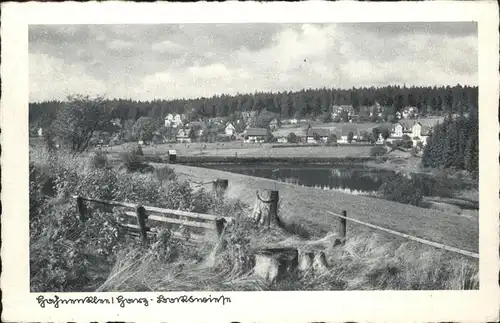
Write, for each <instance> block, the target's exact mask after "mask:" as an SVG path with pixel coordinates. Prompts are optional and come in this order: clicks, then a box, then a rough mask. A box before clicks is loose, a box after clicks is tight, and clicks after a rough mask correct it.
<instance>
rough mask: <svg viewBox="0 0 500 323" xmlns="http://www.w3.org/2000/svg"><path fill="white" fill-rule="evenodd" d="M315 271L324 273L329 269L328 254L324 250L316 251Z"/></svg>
mask: <svg viewBox="0 0 500 323" xmlns="http://www.w3.org/2000/svg"><path fill="white" fill-rule="evenodd" d="M312 268H313V271H314V273H315V274H319V275H321V274H324V273H326V272H327V271H328V264H327V262H326V256H325V253H324V252H323V251H320V252H318V253H316V255H315V257H314V261H313V266H312Z"/></svg>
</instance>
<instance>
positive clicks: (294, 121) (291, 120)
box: [290, 119, 299, 124]
mask: <svg viewBox="0 0 500 323" xmlns="http://www.w3.org/2000/svg"><path fill="white" fill-rule="evenodd" d="M298 122H299V121H298V120H297V119H290V124H297V123H298Z"/></svg>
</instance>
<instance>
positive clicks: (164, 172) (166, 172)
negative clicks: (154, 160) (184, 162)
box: [155, 166, 177, 183]
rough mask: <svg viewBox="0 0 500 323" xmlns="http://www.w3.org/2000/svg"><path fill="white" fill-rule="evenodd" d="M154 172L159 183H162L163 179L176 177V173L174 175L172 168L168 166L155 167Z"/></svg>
mask: <svg viewBox="0 0 500 323" xmlns="http://www.w3.org/2000/svg"><path fill="white" fill-rule="evenodd" d="M155 174H156V178H157V179H158V181H159V182H160V183H163V182H165V181H172V180H175V179H176V178H177V175H175V172H174V170H173V169H172V168H170V167H168V166H165V167H162V168H159V169H156V170H155Z"/></svg>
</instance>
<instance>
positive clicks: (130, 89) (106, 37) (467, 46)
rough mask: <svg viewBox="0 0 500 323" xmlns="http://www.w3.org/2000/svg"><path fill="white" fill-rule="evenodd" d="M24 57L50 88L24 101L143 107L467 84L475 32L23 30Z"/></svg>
mask: <svg viewBox="0 0 500 323" xmlns="http://www.w3.org/2000/svg"><path fill="white" fill-rule="evenodd" d="M29 51H30V66H36V64H35V63H33V62H32V60H38V61H40V60H44V63H43V64H45V65H44V66H45V69H43V70H41V69H40V68H38V67H34V68H33V69H32V70H30V84H33V83H35V84H34V85H33V86H32V88H33V89H36V88H37V87H43V86H44V84H43V82H45V83H47V84H50V83H54V84H56V86H53V87H51V88H50V89H46V90H44V91H40V90H37V91H35V92H34V93H31V92H30V95H31V97H32V98H34V99H35V98H37V97H43V98H46V97H48V96H49V94H50V95H53V96H56V97H60V96H61V95H63V93H65V91H66V88H71V89H73V88H75V89H76V90H78V89H87V90H92V91H94V90H95V89H97V88H99V89H104V90H105V91H106V93H107V94H108V95H109V96H111V97H126V98H137V99H142V100H147V99H153V98H175V97H197V96H211V95H213V94H222V93H226V94H233V93H236V92H240V93H247V92H254V91H284V90H286V91H289V90H300V89H303V88H308V87H344V88H349V87H352V86H381V85H387V84H394V83H397V84H403V83H406V84H407V85H412V84H415V85H441V84H445V85H448V84H450V85H454V84H456V83H461V84H470V85H475V84H477V69H478V59H477V26H476V24H475V23H362V24H360V23H357V24H352V23H346V24H344V23H343V24H222V25H221V24H185V25H168V24H165V25H78V26H30V29H29ZM38 61H37V62H38ZM52 64H53V65H54V67H51V65H52ZM64 75H65V76H64ZM65 80H68V81H69V82H74V83H75V84H76V83H78V82H80V84H81V85H80V86H74V85H72V84H69V85H68V84H66V83H67V82H65ZM80 80H81V81H80Z"/></svg>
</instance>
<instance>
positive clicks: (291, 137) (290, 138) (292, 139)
mask: <svg viewBox="0 0 500 323" xmlns="http://www.w3.org/2000/svg"><path fill="white" fill-rule="evenodd" d="M286 139H287V141H288V142H289V143H292V144H295V143H297V142H298V140H299V138H298V137H297V135H296V134H295V133H293V132H290V133H289V134H288V136H287V137H286Z"/></svg>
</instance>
